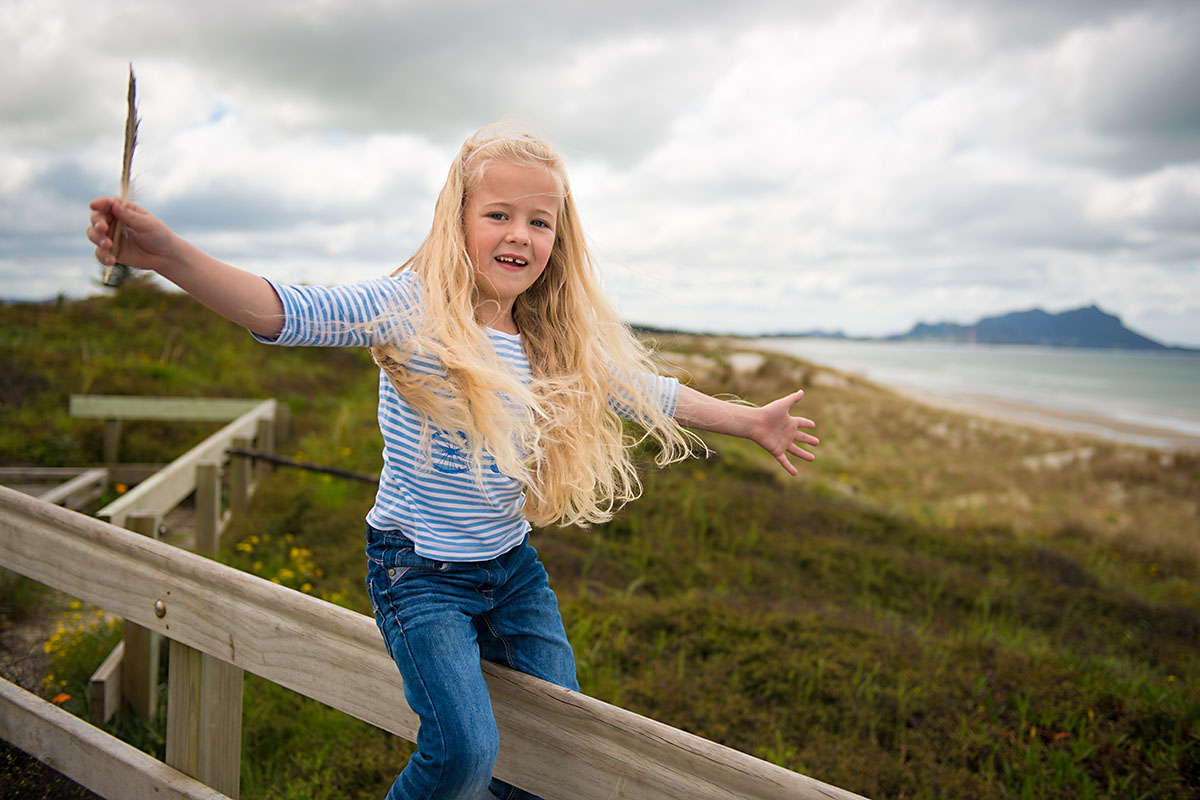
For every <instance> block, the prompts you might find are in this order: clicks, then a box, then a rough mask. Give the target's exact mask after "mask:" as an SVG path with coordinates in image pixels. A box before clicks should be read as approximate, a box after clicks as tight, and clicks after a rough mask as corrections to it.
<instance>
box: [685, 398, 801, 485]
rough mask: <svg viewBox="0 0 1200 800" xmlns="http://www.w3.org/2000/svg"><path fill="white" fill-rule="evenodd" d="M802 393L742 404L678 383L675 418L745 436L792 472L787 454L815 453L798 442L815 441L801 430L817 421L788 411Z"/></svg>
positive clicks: (703, 428) (687, 424) (687, 425)
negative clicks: (768, 401) (772, 400)
mask: <svg viewBox="0 0 1200 800" xmlns="http://www.w3.org/2000/svg"><path fill="white" fill-rule="evenodd" d="M802 397H804V392H803V391H796V392H793V393H792V394H789V395H786V396H784V397H781V398H779V399H778V400H776V401H774V402H773V403H768V404H767V405H765V406H761V407H755V406H743V405H737V404H736V403H726V402H724V401H723V400H718V399H716V398H715V397H709V396H708V395H706V394H703V393H702V392H698V391H696V390H695V389H692V388H690V387H688V386H682V385H681V386H680V387H679V402H678V404H677V405H676V406H675V421H676V422H678V423H679V424H680V425H682V426H684V427H685V428H695V429H696V430H701V431H712V432H714V433H724V434H727V435H729V436H740V437H742V438H743V439H749V440H751V441H752V442H755V443H757V444H758V445H759V446H760V447H762V448H763V449H764V450H766V451H767V452H768V453H770V454H771V455H773V456H775V460H776V461H778V462H779V463H780V464H781V465H782V466H783V468H784V469H785V470H787V471H788V473H789V474H791V475H796V474H798V473H797V470H796V467H795V466H793V465H792V462H791V461H789V460H788V455H789V454H791V455H793V456H796V457H798V458H802V459H804V460H805V461H812V460H813V459H814V458H816V456H814V455H813V454H812V453H810V452H809V451H807V450H805V449H804V448H803V447H801V446H800V445H802V444H803V445H808V446H810V447H813V446H816V445H817V444H819V441H818V439H817V437H815V436H813V435H811V434H808V433H805V432H804V431H803V430H802V429H804V428H815V427H816V426H817V424H816V423H815V422H813V421H812V420H811V419H805V418H804V417H793V416H792V414H791V410H792V406H794V405H796V403H798V402H800V398H802Z"/></svg>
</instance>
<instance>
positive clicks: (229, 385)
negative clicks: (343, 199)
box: [0, 286, 1200, 798]
mask: <svg viewBox="0 0 1200 800" xmlns="http://www.w3.org/2000/svg"><path fill="white" fill-rule="evenodd" d="M657 344H658V346H659V348H660V350H661V351H662V353H663V355H664V360H665V362H666V363H667V365H668V368H669V369H672V370H675V371H677V372H679V373H680V374H684V375H685V376H686V377H688V378H689V379H690V380H691V381H692V382H693V383H694V384H695V385H696V386H697V387H698V388H701V389H703V390H705V391H709V392H726V393H734V394H736V395H738V396H740V397H742V398H745V399H747V400H750V401H753V402H762V401H766V400H769V399H773V398H774V397H776V396H778V395H779V394H782V393H783V392H784V391H789V390H791V389H793V388H795V387H797V386H799V387H802V388H804V389H805V390H806V391H807V392H808V396H807V397H806V399H805V401H804V404H803V406H802V408H803V413H805V414H806V415H808V416H811V417H813V418H814V419H815V420H817V422H818V433H819V435H820V436H821V439H822V445H821V446H820V448H819V449H818V460H817V462H816V463H815V464H812V465H805V466H804V467H803V468H802V470H801V477H800V479H798V480H795V479H788V478H787V476H786V475H784V474H783V473H782V471H781V470H779V468H778V466H777V465H775V464H774V463H773V462H772V461H771V459H770V458H769V457H767V456H765V455H763V454H761V453H758V452H756V451H755V449H754V448H753V447H752V446H747V445H745V443H743V442H739V441H731V440H725V439H720V438H719V437H714V438H712V439H709V442H710V445H711V447H712V450H713V452H712V453H711V454H710V455H709V456H708V457H707V458H698V459H696V460H693V461H690V462H687V463H684V464H680V465H677V466H675V467H672V468H669V469H666V470H653V469H649V470H647V471H646V473H645V476H644V477H645V494H644V496H643V497H642V498H641V499H640V500H639V501H638V502H636V503H634V504H631V505H630V506H628V507H627V508H626V509H625V510H623V511H622V512H621V514H620V515H619V517H618V518H617V519H615V520H614V521H613V522H611V523H609V524H607V525H604V526H598V527H595V528H591V529H576V528H568V529H562V530H559V529H549V530H543V531H537V532H536V533H535V536H534V538H533V542H534V544H535V546H537V547H538V549H539V551H540V552H541V553H542V556H543V559H544V560H545V562H546V564H547V567H548V569H549V571H550V574H551V577H552V581H553V583H554V586H555V589H556V590H557V592H558V593H559V598H560V603H561V606H562V610H563V615H564V618H565V620H566V623H567V626H568V631H569V633H570V635H571V640H572V643H573V645H574V647H575V650H576V656H577V660H578V665H579V674H580V681H581V684H582V687H583V690H584V691H585V692H587V693H588V694H591V695H594V696H596V697H599V698H601V699H604V700H607V701H610V702H614V703H618V704H620V705H622V706H625V707H627V708H630V709H632V710H634V711H637V712H639V713H643V714H647V715H649V716H652V717H655V718H656V719H659V720H662V721H664V722H667V723H669V724H672V725H676V726H678V727H682V728H685V729H687V730H690V731H693V732H695V733H698V734H700V735H703V736H706V737H709V738H712V739H715V740H717V741H720V742H723V743H725V744H728V745H731V746H733V747H737V748H739V749H742V750H745V751H747V752H750V753H753V754H755V755H758V756H760V757H762V758H766V759H768V760H771V761H773V762H776V763H779V764H782V765H784V766H786V767H789V768H791V769H795V770H799V771H802V772H805V773H807V774H810V775H812V776H814V777H817V778H819V779H821V780H824V781H827V782H830V783H834V784H837V785H839V786H842V787H845V788H847V789H851V790H854V791H856V792H860V793H863V794H866V795H869V796H872V797H878V798H884V797H895V798H899V797H928V798H934V797H962V798H973V797H978V798H993V797H994V798H1002V797H1012V796H1019V797H1047V798H1050V797H1055V798H1057V797H1142V796H1152V797H1167V798H1171V797H1178V798H1183V797H1191V796H1194V793H1195V791H1196V789H1195V787H1196V786H1198V785H1200V678H1198V677H1197V676H1198V675H1200V670H1198V669H1197V667H1198V666H1200V581H1197V577H1198V574H1200V514H1198V511H1197V498H1200V459H1197V457H1196V456H1194V455H1183V454H1173V455H1172V454H1164V453H1158V452H1154V451H1149V450H1145V449H1140V448H1136V447H1132V446H1123V445H1118V444H1113V443H1109V442H1101V441H1091V440H1087V439H1085V438H1081V437H1077V436H1070V435H1060V434H1052V433H1046V432H1043V431H1034V430H1029V429H1024V428H1020V427H1016V426H1008V425H1004V424H1001V423H998V422H994V421H987V420H983V419H976V418H973V417H969V416H962V415H958V414H954V413H952V412H948V411H943V410H936V409H932V408H927V407H924V406H921V405H918V404H916V403H914V402H913V401H911V400H907V399H903V398H901V397H899V396H897V395H895V394H892V393H890V392H888V391H886V390H884V389H881V388H879V387H877V386H874V385H871V384H868V383H865V382H862V381H859V380H856V379H852V378H847V377H845V376H842V375H840V374H838V373H836V372H833V371H830V370H827V369H823V368H817V367H814V366H812V365H808V364H804V363H802V362H799V361H795V360H793V359H790V358H788V357H785V356H780V355H770V354H748V353H747V352H744V351H746V350H747V348H746V346H745V345H744V344H739V343H738V342H735V341H725V340H718V339H702V338H693V337H665V338H662V339H660V340H659V341H658V343H657ZM0 359H5V360H6V361H7V363H5V364H2V365H0V367H3V368H4V369H5V374H6V375H12V376H16V377H15V378H14V379H13V380H11V381H9V382H6V384H5V388H4V389H3V390H2V391H3V392H5V396H4V398H3V399H4V403H3V411H2V412H0V413H2V415H3V416H2V418H0V421H2V422H3V425H2V426H0V430H2V433H0V436H2V437H3V438H2V439H0V460H3V461H6V462H20V463H40V464H47V465H51V464H53V465H57V464H64V465H76V464H83V463H89V462H94V461H96V460H98V458H99V452H100V430H99V425H98V424H96V423H90V422H85V421H72V420H69V419H67V418H66V415H65V407H66V403H65V397H66V395H68V394H70V393H71V392H78V391H89V392H95V393H101V392H132V393H147V394H194V395H216V396H221V395H225V396H277V397H280V398H281V399H284V400H285V401H286V402H288V404H289V406H290V407H291V408H292V410H293V414H294V421H295V426H294V427H295V431H296V436H295V438H294V439H293V441H292V442H291V443H290V445H289V446H290V447H291V448H292V455H299V456H300V457H305V458H310V459H312V460H313V461H317V462H320V463H326V464H334V465H337V466H342V467H345V468H349V469H356V470H362V471H370V470H373V469H377V468H378V452H379V447H380V441H379V436H378V431H377V429H376V427H375V421H374V400H375V398H374V386H375V381H376V374H375V372H374V370H373V368H372V367H371V365H370V363H369V360H368V359H367V358H366V357H365V354H362V353H357V352H345V351H298V350H296V351H281V350H274V349H270V348H266V347H262V346H259V345H255V344H254V343H253V342H252V341H251V340H250V339H249V337H248V336H247V335H246V334H244V333H243V332H241V331H238V330H237V329H235V328H233V326H229V325H226V324H224V323H223V322H221V321H219V320H217V319H215V318H213V317H212V316H211V315H210V314H208V313H207V312H205V311H203V310H202V309H198V308H197V307H196V306H195V305H194V304H193V303H191V301H189V300H187V299H186V298H181V297H177V296H174V295H163V294H160V293H157V292H155V291H153V290H151V289H148V288H145V287H138V286H135V287H132V290H122V292H121V293H120V295H118V296H117V298H116V299H115V300H93V301H86V302H83V303H67V304H63V305H61V306H55V305H49V306H36V307H35V306H10V307H4V308H0ZM185 428H187V429H185ZM193 428H194V429H193ZM127 429H128V431H129V434H128V436H127V438H126V440H125V444H126V450H125V451H124V453H123V455H124V457H125V458H126V459H127V460H131V461H155V460H167V459H169V458H171V457H173V456H174V455H176V454H177V453H179V452H182V449H183V448H185V447H186V446H187V445H189V444H190V443H191V442H192V441H193V440H196V439H198V438H200V437H201V436H203V435H204V434H205V433H206V432H207V430H208V429H205V428H204V426H172V427H169V428H168V427H166V426H156V425H152V424H150V423H146V424H144V425H142V424H137V425H134V424H131V425H128V426H127ZM370 502H371V491H370V489H369V488H368V487H362V486H359V485H355V484H350V483H347V482H343V481H339V480H337V479H332V478H328V477H323V476H316V475H310V474H304V473H296V472H291V471H277V472H276V473H275V474H274V475H273V476H272V477H271V478H270V479H269V480H268V481H267V482H266V483H265V485H264V486H263V487H262V488H261V490H260V491H259V493H258V494H257V495H256V496H255V500H254V504H253V509H252V510H251V512H250V513H249V514H248V515H246V516H244V517H242V518H241V519H239V520H236V521H235V523H234V525H233V527H232V528H231V530H230V531H229V533H228V534H227V537H226V543H227V546H226V550H225V553H224V556H223V557H224V558H225V560H227V561H228V562H229V563H232V564H234V565H236V566H238V567H240V568H242V569H246V570H250V571H253V572H256V573H257V574H260V575H263V576H264V577H267V578H273V579H276V580H279V581H280V582H281V583H285V584H287V585H291V586H294V587H295V588H298V589H302V590H304V591H309V592H311V593H313V594H315V595H318V596H323V597H326V598H328V599H331V600H333V601H335V602H340V603H342V604H344V605H347V606H349V607H351V608H355V609H357V610H359V611H362V612H364V613H365V612H369V608H370V607H369V603H368V601H367V598H366V594H365V591H364V590H363V588H362V574H363V565H362V517H363V514H365V512H366V509H367V508H368V507H369V505H370ZM30 596H34V597H39V596H40V597H42V602H44V603H53V602H56V601H55V599H54V598H49V597H46V596H44V595H37V594H36V593H31V592H30V591H29V590H28V588H27V587H22V586H21V584H20V582H14V581H11V580H9V581H7V583H6V586H5V589H4V591H3V592H2V593H0V627H3V626H13V625H16V624H18V623H19V621H20V618H21V617H22V615H25V616H28V615H29V614H31V613H33V612H32V610H31V609H32V608H33V607H34V606H35V605H36V604H35V603H33V602H31V601H30V600H29V599H28V598H29V597H30ZM84 611H85V615H84V616H85V617H86V610H84ZM102 634H103V632H102V631H100V632H97V633H96V636H100V635H102ZM77 638H80V639H86V636H81V637H77ZM62 650H63V652H56V653H54V654H52V655H51V657H50V663H49V664H48V665H47V670H57V673H56V681H59V682H63V681H65V682H66V683H64V684H63V686H59V685H57V684H56V685H55V686H54V687H52V688H51V687H47V688H46V689H45V691H46V692H47V696H49V694H50V693H51V692H52V691H54V692H57V691H60V690H61V691H70V690H71V689H73V687H74V686H75V685H76V683H72V682H77V681H80V680H82V677H83V676H86V674H88V673H89V671H90V669H91V668H94V665H91V666H89V665H88V664H86V663H80V664H78V665H75V666H73V667H72V666H70V664H69V662H70V661H71V659H72V658H75V656H74V654H75V653H76V651H78V652H84V651H85V650H86V648H85V647H83V646H80V647H78V648H70V647H66V646H64V647H63V648H62ZM68 651H69V652H68ZM75 660H76V661H86V659H84V658H75ZM64 687H65V688H64ZM76 696H79V697H82V696H83V695H76ZM72 702H76V703H81V701H68V707H71V706H70V703H72ZM74 710H77V711H78V712H79V713H83V712H84V711H85V709H84V708H83V707H82V705H79V704H77V705H76V706H75V709H74ZM113 727H114V729H117V730H120V731H122V732H124V733H125V734H126V735H128V736H129V737H130V738H133V739H135V740H137V741H138V742H139V743H141V744H142V745H143V746H145V747H146V748H147V749H150V750H155V749H157V748H161V739H160V737H159V736H158V735H157V734H156V733H155V732H154V731H152V730H151V731H146V730H144V729H141V728H138V726H136V725H134V724H133V723H131V722H130V721H129V720H124V719H120V718H118V719H117V721H116V722H114V723H113ZM408 752H409V748H408V746H407V745H406V744H404V743H401V742H397V741H395V740H393V739H391V738H389V737H387V736H385V735H383V734H381V733H380V732H378V731H375V730H374V729H371V728H369V727H368V726H365V725H362V724H360V723H357V722H355V721H354V720H350V719H348V718H346V717H344V716H342V715H340V714H337V713H335V712H331V711H329V710H328V709H326V708H324V707H323V706H320V705H319V704H317V703H314V702H311V701H307V700H304V699H303V698H298V697H296V696H295V695H293V694H291V693H289V692H287V691H285V690H282V689H279V688H278V687H274V686H271V685H269V684H265V683H264V682H262V681H257V680H254V679H248V681H247V694H246V719H245V756H244V767H243V770H244V773H243V793H244V794H245V795H246V796H254V797H281V798H282V797H329V798H341V797H378V796H382V794H383V792H384V791H385V790H386V787H387V785H388V784H389V783H390V781H391V779H392V777H393V776H394V774H395V772H396V771H398V769H399V768H400V767H401V766H402V765H403V761H404V758H405V757H406V756H407V753H408Z"/></svg>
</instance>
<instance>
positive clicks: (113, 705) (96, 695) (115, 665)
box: [88, 641, 125, 727]
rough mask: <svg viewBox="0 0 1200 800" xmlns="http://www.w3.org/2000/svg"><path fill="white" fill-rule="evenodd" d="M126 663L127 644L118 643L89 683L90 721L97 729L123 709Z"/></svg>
mask: <svg viewBox="0 0 1200 800" xmlns="http://www.w3.org/2000/svg"><path fill="white" fill-rule="evenodd" d="M124 662H125V642H123V641H122V642H117V646H116V647H114V648H113V650H112V652H111V653H109V654H108V658H106V659H104V663H103V664H101V665H100V667H99V669H97V670H96V672H95V673H94V674H93V675H92V677H91V679H90V680H89V681H88V720H90V721H91V723H92V724H93V725H95V726H96V727H100V726H102V725H104V723H106V722H108V721H109V719H111V718H112V715H113V714H115V713H117V709H118V708H120V707H121V698H122V697H123V694H122V691H121V676H122V674H123V670H122V667H124Z"/></svg>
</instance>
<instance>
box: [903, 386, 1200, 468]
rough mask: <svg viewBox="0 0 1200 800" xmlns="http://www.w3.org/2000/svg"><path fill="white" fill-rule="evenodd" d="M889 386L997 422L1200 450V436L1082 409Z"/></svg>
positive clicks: (936, 405)
mask: <svg viewBox="0 0 1200 800" xmlns="http://www.w3.org/2000/svg"><path fill="white" fill-rule="evenodd" d="M888 388H889V389H891V390H892V391H894V392H896V393H897V394H899V395H902V396H904V397H907V398H909V399H912V400H916V401H917V402H919V403H922V404H924V405H927V406H932V407H934V408H943V409H946V410H948V411H955V412H958V413H960V414H971V415H974V416H977V417H983V418H985V419H990V420H994V421H997V422H1006V423H1010V424H1015V425H1024V426H1026V427H1031V428H1041V429H1043V430H1050V431H1055V432H1058V433H1064V432H1065V433H1077V434H1083V435H1086V436H1096V437H1100V438H1104V439H1110V440H1112V441H1116V442H1122V443H1125V444H1134V445H1140V446H1143V447H1152V448H1156V449H1160V450H1172V451H1192V452H1200V436H1194V435H1189V434H1187V433H1183V432H1181V431H1177V430H1173V429H1171V428H1167V427H1158V426H1155V425H1148V424H1142V423H1137V422H1130V421H1126V420H1120V419H1114V418H1112V417H1105V416H1101V415H1099V414H1089V413H1086V412H1082V411H1070V410H1066V409H1056V408H1050V407H1047V406H1041V405H1036V404H1033V403H1021V402H1017V401H1014V400H1006V399H1002V398H998V397H992V396H990V395H980V394H938V393H936V392H930V391H925V390H920V389H914V388H911V387H905V386H896V385H892V386H889V387H888Z"/></svg>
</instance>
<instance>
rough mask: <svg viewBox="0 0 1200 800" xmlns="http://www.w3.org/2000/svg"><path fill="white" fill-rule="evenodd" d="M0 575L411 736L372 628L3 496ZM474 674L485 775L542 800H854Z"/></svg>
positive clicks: (412, 728) (641, 723) (623, 718)
mask: <svg viewBox="0 0 1200 800" xmlns="http://www.w3.org/2000/svg"><path fill="white" fill-rule="evenodd" d="M48 553H53V554H54V556H53V558H48V557H47V554H48ZM0 565H3V566H6V567H8V568H9V569H12V570H15V571H17V572H20V573H21V574H23V575H26V576H28V577H31V578H33V579H35V580H37V581H40V582H42V583H45V584H48V585H50V586H53V587H55V588H58V589H62V590H63V591H67V592H70V593H71V594H73V595H75V596H78V597H80V598H81V599H83V600H86V601H88V602H90V603H92V604H94V605H96V606H98V607H100V608H104V609H107V610H109V611H111V612H113V613H116V614H120V615H121V616H123V617H125V618H126V619H131V620H134V621H135V622H137V623H138V624H140V625H144V626H146V627H148V628H151V629H153V630H157V631H159V632H160V633H162V634H164V635H165V636H167V637H169V638H171V639H173V640H177V641H180V642H182V643H184V644H186V645H188V646H189V647H193V648H195V649H197V650H200V651H203V652H205V653H208V654H209V655H211V656H214V657H216V658H219V659H221V660H222V661H226V662H228V663H230V664H233V665H234V666H236V667H238V668H240V669H245V670H247V671H250V672H253V673H255V674H257V675H260V676H262V677H264V678H266V679H267V680H270V681H273V682H275V683H278V684H280V685H281V686H284V687H286V688H289V689H292V690H293V691H296V692H298V693H300V694H303V695H305V696H307V697H311V698H313V699H315V700H318V701H320V702H322V703H325V704H326V705H329V706H332V707H333V708H336V709H338V710H340V711H343V712H345V713H347V714H350V715H352V716H354V717H357V718H358V719H361V720H365V721H367V722H369V723H371V724H373V725H376V726H378V727H380V728H383V729H384V730H388V731H391V732H392V733H395V734H398V735H400V736H403V737H405V738H407V739H413V738H414V736H415V733H416V727H417V720H416V718H415V716H414V715H413V713H412V711H411V710H410V709H409V707H408V705H407V703H406V702H405V700H404V692H403V687H402V685H401V681H400V677H399V675H398V673H397V671H396V668H395V666H394V665H393V664H392V662H391V660H390V659H389V658H388V656H387V654H386V652H385V650H384V648H383V644H382V641H381V639H380V636H379V633H378V631H377V630H376V628H375V623H374V621H373V620H371V619H370V618H369V617H366V616H363V615H361V614H356V613H354V612H352V611H349V610H347V609H343V608H340V607H338V606H334V605H331V604H329V603H325V602H322V601H321V600H318V599H316V598H313V597H309V596H307V595H304V594H301V593H299V592H295V591H292V590H290V589H286V588H284V587H281V586H278V585H276V584H273V583H270V582H269V581H265V580H262V579H261V578H257V577H255V576H253V575H249V574H246V573H243V572H239V571H238V570H234V569H232V568H230V567H227V566H224V565H222V564H218V563H217V562H215V561H211V560H209V559H205V558H202V557H200V556H197V555H194V554H191V553H187V552H184V551H181V550H178V549H177V548H172V547H170V546H168V545H165V544H163V543H161V542H156V541H153V540H151V539H148V538H146V537H143V536H137V535H136V534H133V533H130V532H129V531H126V530H123V529H121V528H116V527H114V526H112V525H108V524H106V523H104V522H101V521H99V520H96V519H92V518H90V517H85V516H83V515H82V514H77V513H75V512H72V511H69V510H67V509H63V508H59V507H57V506H49V505H46V504H44V503H39V502H38V501H37V500H36V499H33V498H30V497H27V496H25V495H22V494H20V493H19V492H15V491H13V490H11V489H6V488H4V487H0ZM156 604H157V605H158V608H159V612H160V613H161V616H160V613H156V611H155V608H156ZM483 671H484V675H485V677H486V679H487V681H488V686H489V688H490V690H491V695H492V704H493V708H494V710H495V713H496V721H497V724H498V726H499V728H500V741H501V746H500V758H499V760H498V762H497V764H496V774H497V775H498V776H500V777H501V778H503V779H505V780H508V781H510V782H511V783H514V784H516V785H518V786H521V787H523V788H526V789H529V790H530V791H533V792H536V793H537V794H540V795H542V796H543V797H545V798H547V800H556V799H558V800H566V798H572V799H573V800H576V799H577V800H607V799H608V798H614V797H626V798H639V799H643V800H667V798H678V797H688V798H694V800H734V798H743V799H744V800H783V799H784V798H788V800H817V799H818V798H819V799H821V800H828V799H829V798H837V799H838V800H848V799H849V798H854V797H857V795H854V794H852V793H850V792H847V791H845V790H842V789H838V788H836V787H833V786H830V785H828V784H824V783H821V782H820V781H816V780H813V779H811V778H807V777H805V776H803V775H799V774H797V773H794V772H790V771H788V770H785V769H783V768H781V767H777V766H775V765H773V764H769V763H766V762H764V761H761V760H759V759H756V758H754V757H752V756H749V755H746V754H744V753H740V752H738V751H736V750H732V749H730V748H728V747H725V746H723V745H719V744H716V743H714V742H710V741H707V740H705V739H702V738H700V737H698V736H694V735H692V734H689V733H686V732H684V731H680V730H676V729H674V728H671V727H669V726H667V725H663V724H662V723H659V722H655V721H654V720H650V719H647V718H645V717H642V716H639V715H637V714H634V713H632V712H629V711H626V710H624V709H621V708H617V707H615V706H611V705H609V704H607V703H603V702H601V701H599V700H595V699H593V698H591V697H587V696H586V695H582V694H579V693H576V692H571V691H568V690H566V689H562V688H560V687H557V686H553V685H550V684H548V683H545V682H544V681H540V680H538V679H536V678H533V677H530V676H528V675H524V674H522V673H519V672H514V671H512V670H508V669H505V668H503V667H500V666H497V665H495V664H491V663H486V662H485V663H484V665H483Z"/></svg>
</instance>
